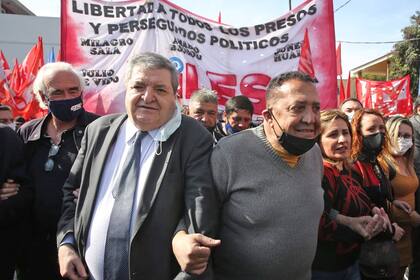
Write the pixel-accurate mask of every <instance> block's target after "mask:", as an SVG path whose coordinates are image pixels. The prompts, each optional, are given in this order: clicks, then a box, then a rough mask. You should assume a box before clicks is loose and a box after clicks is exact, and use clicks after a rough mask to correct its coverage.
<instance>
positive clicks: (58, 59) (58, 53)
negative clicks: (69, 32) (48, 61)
mask: <svg viewBox="0 0 420 280" xmlns="http://www.w3.org/2000/svg"><path fill="white" fill-rule="evenodd" d="M55 61H61V51H60V50H58V52H57V57H56V58H55Z"/></svg>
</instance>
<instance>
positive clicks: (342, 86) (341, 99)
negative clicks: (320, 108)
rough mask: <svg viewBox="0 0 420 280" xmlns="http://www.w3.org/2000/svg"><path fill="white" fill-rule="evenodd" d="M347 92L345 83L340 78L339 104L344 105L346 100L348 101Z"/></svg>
mask: <svg viewBox="0 0 420 280" xmlns="http://www.w3.org/2000/svg"><path fill="white" fill-rule="evenodd" d="M346 98H347V97H346V91H345V90H344V83H343V79H342V78H341V76H340V100H339V101H338V104H341V103H343V101H344V100H346Z"/></svg>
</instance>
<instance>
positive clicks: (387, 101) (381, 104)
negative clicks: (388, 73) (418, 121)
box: [356, 75, 413, 116]
mask: <svg viewBox="0 0 420 280" xmlns="http://www.w3.org/2000/svg"><path fill="white" fill-rule="evenodd" d="M356 92H357V98H358V99H359V100H360V101H361V102H362V104H363V106H364V107H365V108H373V109H377V110H379V111H380V112H382V114H383V115H384V116H392V115H398V114H401V115H404V116H408V115H410V114H411V113H412V111H413V110H412V108H413V106H412V100H411V93H410V76H409V75H407V76H405V77H403V78H401V79H398V80H392V81H387V82H383V81H381V82H380V81H369V80H364V79H356Z"/></svg>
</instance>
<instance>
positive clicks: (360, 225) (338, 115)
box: [312, 110, 383, 280]
mask: <svg viewBox="0 0 420 280" xmlns="http://www.w3.org/2000/svg"><path fill="white" fill-rule="evenodd" d="M351 133H352V132H351V127H350V123H349V122H348V120H347V116H346V115H345V114H344V113H342V112H340V111H337V110H331V111H324V112H322V113H321V134H320V138H319V144H320V147H321V151H322V154H323V158H324V177H323V180H322V187H323V189H324V205H325V206H324V213H323V215H322V217H321V221H320V226H319V234H318V245H317V251H316V255H315V259H314V262H313V264H312V279H313V280H327V279H334V280H360V273H359V266H358V263H357V260H358V257H359V252H360V245H361V243H362V242H363V241H364V240H365V239H370V238H371V237H373V236H374V235H376V234H378V233H379V232H381V231H382V230H383V219H382V217H381V215H380V210H379V209H378V208H375V209H374V210H373V209H372V203H371V200H370V198H369V196H368V195H367V193H366V192H365V190H364V189H363V186H362V182H363V179H362V177H361V176H360V174H359V173H358V172H356V171H355V170H353V168H352V164H351V161H350V152H351V141H352V139H351ZM372 212H373V213H372ZM374 213H377V214H374ZM372 214H373V215H374V216H373V217H372V216H371V215H372Z"/></svg>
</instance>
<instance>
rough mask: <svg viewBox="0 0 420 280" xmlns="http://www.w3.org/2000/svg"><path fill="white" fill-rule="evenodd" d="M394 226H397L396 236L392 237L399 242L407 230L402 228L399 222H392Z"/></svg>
mask: <svg viewBox="0 0 420 280" xmlns="http://www.w3.org/2000/svg"><path fill="white" fill-rule="evenodd" d="M392 225H393V226H394V228H395V232H394V236H393V237H392V239H393V240H394V241H395V242H398V241H400V239H401V238H402V237H403V235H404V234H405V231H404V230H403V229H402V228H400V226H399V225H398V224H397V223H393V224H392Z"/></svg>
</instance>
